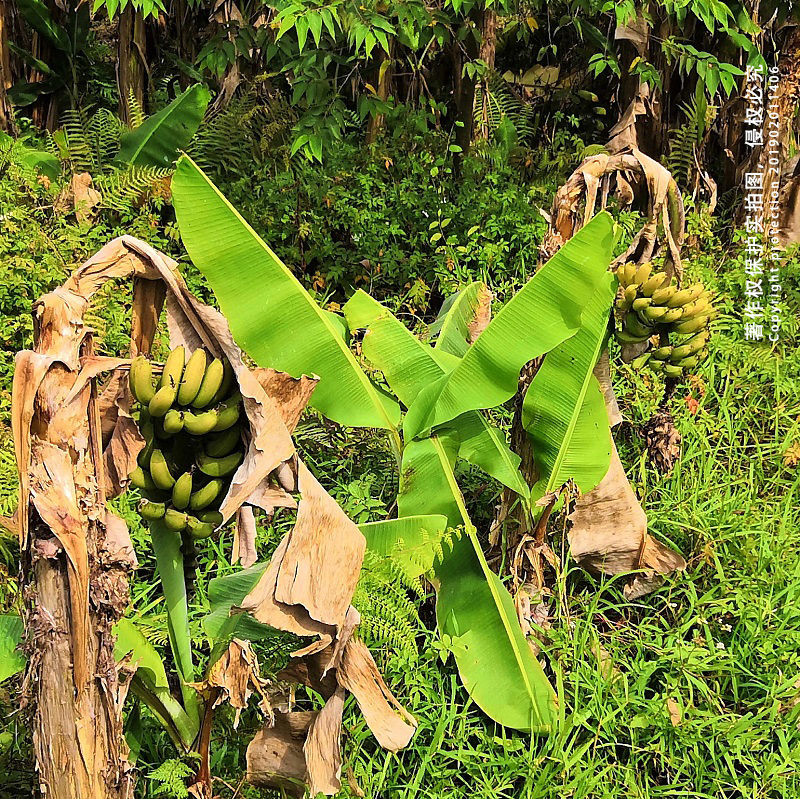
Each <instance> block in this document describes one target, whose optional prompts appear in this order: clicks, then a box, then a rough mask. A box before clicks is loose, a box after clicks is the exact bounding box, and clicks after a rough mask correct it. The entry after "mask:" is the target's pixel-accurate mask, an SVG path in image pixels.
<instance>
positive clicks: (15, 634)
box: [0, 614, 28, 682]
mask: <svg viewBox="0 0 800 799" xmlns="http://www.w3.org/2000/svg"><path fill="white" fill-rule="evenodd" d="M22 633H23V624H22V618H21V617H20V616H17V615H16V614H4V615H2V616H0V682H2V681H3V680H7V679H8V678H9V677H13V676H14V675H15V674H18V673H19V672H21V671H22V670H23V669H24V668H25V664H26V663H27V662H28V659H27V658H26V657H25V655H23V654H22V652H20V651H19V649H17V647H18V646H19V642H20V641H21V640H22Z"/></svg>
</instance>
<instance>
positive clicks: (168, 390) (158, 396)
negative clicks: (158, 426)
mask: <svg viewBox="0 0 800 799" xmlns="http://www.w3.org/2000/svg"><path fill="white" fill-rule="evenodd" d="M177 393H178V390H177V389H176V388H175V386H170V385H167V386H163V387H162V388H160V389H158V391H156V393H155V394H154V395H153V399H151V400H150V404H149V405H148V406H147V410H148V411H149V412H150V415H151V416H155V417H156V418H160V417H162V416H164V415H166V413H167V411H168V410H169V409H170V408H171V407H172V404H173V403H174V402H175V396H176V395H177Z"/></svg>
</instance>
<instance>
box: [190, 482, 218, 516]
mask: <svg viewBox="0 0 800 799" xmlns="http://www.w3.org/2000/svg"><path fill="white" fill-rule="evenodd" d="M224 485H225V483H224V482H223V481H222V480H219V479H214V480H209V481H208V482H207V483H206V484H205V485H204V486H203V487H202V488H198V489H197V491H195V492H194V493H193V494H192V496H191V497H190V498H189V507H190V508H191V509H192V510H203V508H207V507H208V506H209V505H210V504H211V503H212V502H213V501H214V500H215V499H216V498H217V497H218V496H219V495H220V494H221V493H222V489H223V487H224Z"/></svg>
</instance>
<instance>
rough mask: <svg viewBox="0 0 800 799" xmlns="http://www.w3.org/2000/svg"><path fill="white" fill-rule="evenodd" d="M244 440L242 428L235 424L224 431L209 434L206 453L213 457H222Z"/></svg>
mask: <svg viewBox="0 0 800 799" xmlns="http://www.w3.org/2000/svg"><path fill="white" fill-rule="evenodd" d="M241 440H242V428H241V426H240V425H234V426H233V427H231V428H229V429H228V430H226V431H225V432H224V433H219V434H217V435H214V436H209V439H208V441H207V442H206V445H205V447H206V454H207V455H210V456H211V457H212V458H221V457H222V456H223V455H230V453H231V452H233V450H234V449H236V447H237V446H238V445H239V443H240V442H241Z"/></svg>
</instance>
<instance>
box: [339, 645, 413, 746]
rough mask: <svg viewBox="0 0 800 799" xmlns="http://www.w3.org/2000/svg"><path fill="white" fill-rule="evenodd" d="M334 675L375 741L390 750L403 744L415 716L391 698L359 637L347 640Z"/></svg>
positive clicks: (408, 734) (405, 742)
mask: <svg viewBox="0 0 800 799" xmlns="http://www.w3.org/2000/svg"><path fill="white" fill-rule="evenodd" d="M337 675H338V679H339V684H340V685H341V686H343V687H344V688H346V689H347V690H348V691H350V693H352V694H353V695H354V696H355V698H356V701H357V702H358V706H359V708H361V712H362V713H363V714H364V718H365V719H366V722H367V724H368V726H369V728H370V730H372V733H373V735H374V736H375V737H376V738H377V739H378V743H379V744H380V745H381V746H382V747H383V748H384V749H388V750H389V751H390V752H396V751H398V750H399V749H402V748H403V747H405V746H407V745H408V742H409V741H410V740H411V738H412V736H413V735H414V730H415V729H416V727H417V722H416V719H415V718H414V717H413V716H412V715H411V714H410V713H409V712H408V711H407V710H406V709H405V708H404V707H403V706H402V705H401V704H400V703H399V702H398V701H397V699H395V697H394V695H393V694H392V692H391V691H390V690H389V688H388V687H387V685H386V683H385V682H384V681H383V677H381V674H380V672H379V671H378V667H377V666H376V665H375V661H374V660H373V659H372V655H371V653H370V651H369V649H367V647H366V646H365V645H364V643H363V642H362V641H359V640H357V639H355V638H351V639H350V640H349V641H348V642H347V646H346V647H345V648H344V655H343V657H342V663H341V665H340V667H339V669H338V672H337Z"/></svg>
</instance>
